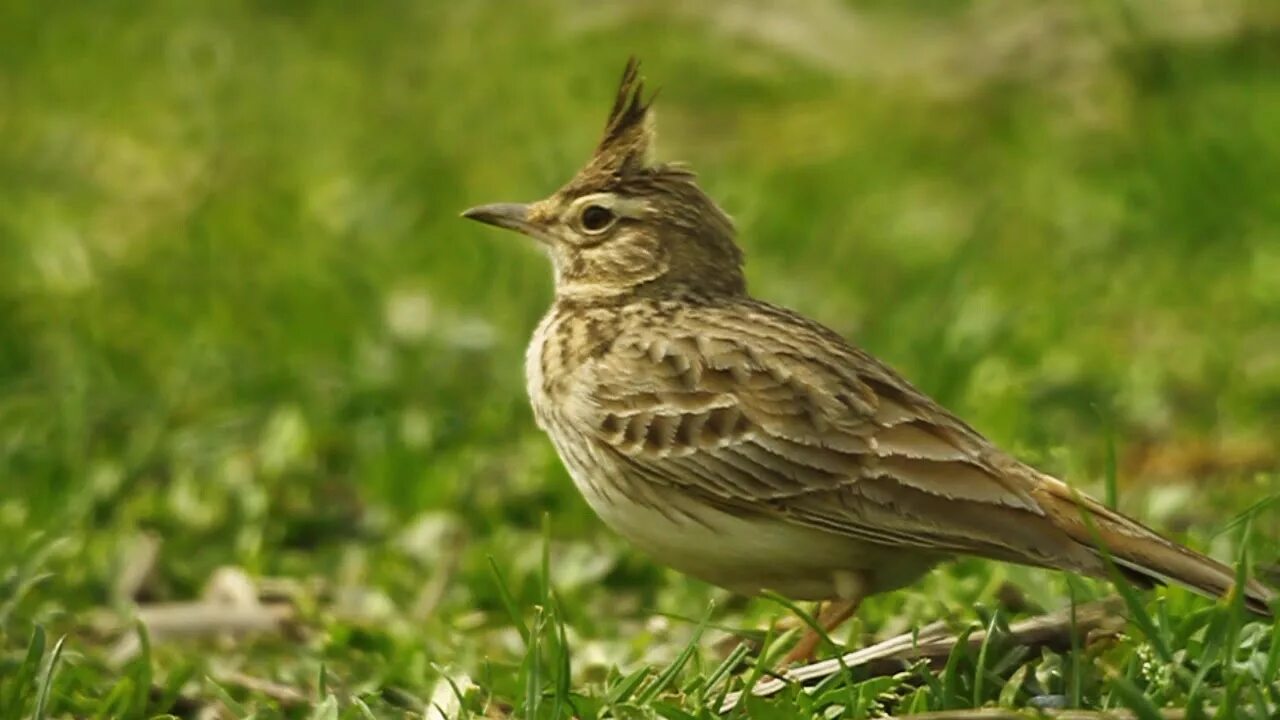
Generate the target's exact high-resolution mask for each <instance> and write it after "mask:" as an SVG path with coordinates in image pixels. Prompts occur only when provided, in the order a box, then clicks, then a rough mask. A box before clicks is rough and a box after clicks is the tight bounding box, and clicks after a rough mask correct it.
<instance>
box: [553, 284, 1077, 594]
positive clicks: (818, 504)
mask: <svg viewBox="0 0 1280 720" xmlns="http://www.w3.org/2000/svg"><path fill="white" fill-rule="evenodd" d="M757 315H758V317H757ZM579 373H580V375H579V378H578V380H579V381H578V382H576V383H575V385H576V387H577V392H576V393H575V395H576V396H577V397H576V398H575V400H574V401H573V402H571V403H569V408H570V409H569V412H571V413H572V414H573V415H574V416H575V421H576V424H577V425H578V426H579V428H580V429H585V430H586V431H588V432H589V433H591V434H593V435H594V437H595V438H596V439H597V440H598V441H599V442H600V443H603V445H604V446H606V447H608V448H611V449H612V450H613V451H615V452H616V453H617V455H618V456H619V458H620V460H621V461H622V462H624V463H625V464H626V465H627V466H628V467H629V468H630V469H631V471H632V474H634V475H636V476H637V477H640V478H644V479H645V480H647V481H650V482H654V483H660V484H663V485H667V486H671V487H673V488H676V489H680V490H683V491H685V492H689V493H692V494H695V495H697V496H699V497H702V498H704V499H705V500H707V501H708V502H712V503H718V504H720V505H722V506H725V507H727V508H733V509H734V510H736V511H738V512H745V513H753V514H770V515H774V516H778V517H782V518H786V519H788V520H790V521H792V522H795V523H798V524H802V525H806V526H811V527H816V528H821V529H823V530H827V531H830V532H833V533H839V534H844V535H848V536H852V537H857V538H860V539H863V540H868V541H871V542H878V543H883V544H889V545H895V546H901V547H904V548H913V549H916V550H918V551H922V552H935V553H939V554H945V553H953V552H969V553H976V554H981V555H986V556H990V557H996V558H1001V559H1007V560H1015V561H1019V562H1024V563H1031V564H1037V565H1048V566H1055V567H1078V568H1081V569H1084V566H1086V565H1090V564H1093V563H1096V560H1095V559H1094V558H1093V556H1092V554H1091V553H1087V552H1082V548H1079V546H1078V545H1077V544H1076V543H1074V542H1072V541H1070V540H1069V539H1068V538H1067V537H1066V536H1065V535H1064V534H1063V533H1061V532H1060V531H1058V530H1057V529H1056V528H1055V527H1054V526H1053V525H1052V523H1051V522H1049V520H1048V519H1047V518H1046V517H1045V511H1044V509H1043V508H1042V507H1041V506H1040V504H1039V503H1038V502H1037V500H1036V499H1035V497H1034V496H1033V492H1032V491H1033V489H1034V481H1033V480H1030V479H1028V478H1027V477H1025V476H1023V475H1020V474H1019V473H1020V472H1024V471H1026V472H1033V471H1030V470H1029V468H1026V467H1025V466H1022V465H1021V464H1019V463H1017V462H1016V461H1014V460H1012V459H1011V458H1008V457H1007V456H1005V455H1003V454H1001V453H999V452H998V451H995V450H994V449H993V448H992V447H991V446H990V445H989V444H987V443H986V442H985V441H984V440H982V438H981V437H980V436H979V435H978V434H977V433H976V432H974V431H973V430H971V429H970V428H968V427H967V426H966V425H964V423H962V422H961V421H959V420H957V419H955V418H954V417H953V416H952V415H950V414H949V413H946V411H944V410H942V409H941V408H940V407H938V406H937V405H936V404H934V403H933V402H932V401H930V400H929V399H928V398H926V397H925V396H923V395H922V394H920V393H919V392H917V391H916V390H914V389H913V388H912V387H911V386H910V385H909V384H908V383H907V382H906V381H905V380H902V379H901V378H900V377H898V376H897V375H895V374H894V373H893V372H892V371H891V370H889V369H888V368H887V367H885V366H884V365H882V364H881V363H879V362H878V361H876V360H874V359H873V358H871V357H870V356H868V355H865V354H864V353H861V352H859V351H857V350H855V349H853V348H852V347H850V346H848V345H847V344H845V343H843V341H841V340H840V339H839V338H838V337H836V336H834V335H833V334H832V333H830V332H829V331H826V330H825V329H823V328H821V327H820V326H815V325H813V324H811V323H808V321H804V320H803V319H801V318H798V317H795V316H791V315H789V314H786V313H785V311H774V310H772V309H771V308H768V307H767V306H766V307H765V308H758V309H756V310H754V311H753V312H752V313H745V314H742V315H741V317H738V316H735V317H733V318H732V319H729V318H726V317H723V316H721V317H714V316H708V317H705V318H702V319H700V320H698V321H697V322H689V323H679V324H674V323H673V324H669V325H667V326H649V327H646V328H645V329H644V331H643V332H636V333H632V334H623V335H622V336H621V337H619V338H618V339H617V341H615V342H614V343H613V344H612V346H611V347H610V348H609V350H608V351H607V352H605V353H603V354H602V355H600V356H598V357H596V358H595V359H593V360H592V361H590V362H588V363H587V364H585V365H584V366H583V367H582V368H580V370H579Z"/></svg>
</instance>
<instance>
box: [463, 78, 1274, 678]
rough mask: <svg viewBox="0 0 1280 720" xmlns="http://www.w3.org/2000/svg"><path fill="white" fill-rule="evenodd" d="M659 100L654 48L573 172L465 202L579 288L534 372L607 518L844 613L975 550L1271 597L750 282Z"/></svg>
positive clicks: (1262, 599) (733, 573)
mask: <svg viewBox="0 0 1280 720" xmlns="http://www.w3.org/2000/svg"><path fill="white" fill-rule="evenodd" d="M653 99H654V96H653V95H649V96H646V95H645V92H644V83H643V81H642V79H641V77H640V74H639V62H638V61H637V60H636V59H635V58H634V57H633V58H631V59H630V60H629V61H628V62H627V64H626V68H625V70H624V72H623V75H622V80H621V82H620V84H619V86H618V90H617V93H616V96H615V98H614V101H613V105H612V108H611V110H610V112H609V116H608V120H607V122H606V124H605V131H604V134H603V137H602V138H601V139H600V141H599V143H598V145H597V146H596V148H595V150H594V152H593V154H592V156H591V158H590V160H589V161H588V162H587V164H586V165H585V166H584V167H583V168H582V169H581V170H580V171H579V172H578V173H577V174H576V175H574V176H573V178H572V179H570V180H569V182H568V183H567V184H565V185H564V186H563V187H561V188H560V189H559V190H557V191H556V192H555V193H553V194H552V195H551V196H549V197H547V198H545V199H543V200H539V201H536V202H531V203H496V204H487V205H480V206H477V207H473V208H471V209H468V210H466V211H465V212H463V213H462V215H463V217H465V218H469V219H471V220H475V221H479V222H482V223H486V224H489V225H494V226H497V227H500V228H505V229H507V230H513V231H516V232H518V233H521V234H523V235H526V236H528V237H529V238H532V239H533V240H534V241H536V242H537V244H538V245H539V246H540V247H541V248H542V249H543V250H544V251H545V252H546V254H547V255H549V256H550V259H551V264H552V266H553V269H554V276H555V297H554V301H553V302H552V304H551V307H550V309H549V310H548V311H547V313H546V314H545V316H544V317H543V318H542V320H541V322H540V323H539V324H538V326H537V328H536V330H535V331H534V333H533V337H532V340H531V342H530V344H529V346H528V350H527V352H526V355H525V375H526V387H527V391H528V395H529V400H530V404H531V406H532V409H533V414H534V418H535V420H536V422H537V424H538V426H539V427H540V428H541V429H542V430H543V431H544V432H545V433H546V435H547V436H548V437H549V438H550V440H551V442H552V444H553V445H554V446H555V449H556V451H557V453H558V455H559V457H560V459H561V461H562V462H563V464H564V466H565V468H566V469H567V471H568V473H569V475H570V476H571V477H572V479H573V482H574V484H575V485H576V487H577V488H578V490H580V491H581V494H582V495H583V497H584V498H585V499H586V502H587V504H588V505H590V507H591V508H592V509H593V510H594V511H595V513H596V514H597V515H598V516H599V517H600V518H601V519H602V520H603V521H604V523H605V524H606V525H608V526H609V527H610V528H612V529H613V530H614V531H616V532H617V533H618V534H619V535H621V536H622V537H623V538H624V539H626V540H627V541H629V542H630V543H631V544H632V545H634V546H635V547H637V548H639V549H640V550H641V551H643V552H645V553H647V554H649V555H650V556H652V557H653V558H654V559H656V560H657V561H659V562H660V563H663V564H665V565H668V566H670V567H672V568H675V569H676V570H678V571H681V572H683V573H685V574H688V575H691V576H693V577H696V578H700V579H702V580H704V581H707V582H709V583H712V584H714V585H717V586H720V587H723V588H726V589H728V590H730V591H732V592H736V593H741V594H745V595H755V594H759V593H761V592H763V591H770V592H774V593H777V594H780V595H783V596H786V597H788V598H791V599H793V600H802V601H804V600H816V601H829V605H828V606H827V609H826V611H824V613H823V616H822V617H821V618H820V620H821V622H823V624H824V625H826V626H828V627H834V626H835V625H836V624H838V623H839V622H841V621H843V620H844V619H847V618H848V617H849V616H850V615H852V614H853V613H854V612H855V611H856V609H857V607H858V605H859V604H860V603H861V601H862V600H863V599H864V598H866V597H868V596H870V595H874V594H878V593H884V592H889V591H893V590H897V589H900V588H904V587H907V586H909V585H910V584H912V583H913V582H915V581H916V580H917V579H919V578H920V577H921V576H922V575H924V574H925V573H926V572H928V571H929V570H931V569H932V568H933V567H934V566H936V565H937V564H938V563H940V562H943V561H945V560H948V559H951V558H955V557H957V556H965V555H970V556H979V557H982V558H987V559H992V560H997V561H1006V562H1012V563H1018V564H1022V565H1029V566H1034V567H1040V568H1050V569H1056V570H1063V571H1068V572H1072V573H1077V574H1082V575H1086V576H1094V577H1100V578H1107V579H1111V580H1113V581H1114V582H1124V583H1131V584H1133V585H1136V586H1140V587H1144V588H1145V587H1151V586H1154V585H1164V584H1169V583H1174V584H1178V585H1182V586H1185V587H1187V588H1189V589H1191V590H1193V591H1195V592H1198V593H1200V594H1203V595H1206V596H1209V597H1221V596H1224V595H1226V594H1228V593H1229V592H1232V591H1233V589H1234V592H1237V593H1240V594H1241V595H1242V596H1243V597H1242V600H1243V603H1244V605H1245V606H1246V607H1247V608H1248V609H1250V610H1251V611H1253V612H1256V613H1259V614H1262V615H1270V614H1271V612H1272V611H1271V604H1272V603H1274V601H1275V599H1276V594H1275V592H1274V591H1273V590H1271V589H1270V588H1268V587H1266V586H1265V585H1263V584H1261V583H1260V582H1258V581H1256V580H1253V579H1250V580H1247V581H1246V582H1245V583H1244V584H1243V586H1242V587H1238V588H1237V587H1236V586H1235V585H1236V572H1235V571H1234V570H1233V569H1232V568H1231V567H1228V566H1227V565H1224V564H1222V563H1219V562H1217V561H1215V560H1213V559H1211V558H1209V557H1207V556H1205V555H1202V554H1200V553H1198V552H1196V551H1194V550H1191V549H1189V548H1187V547H1185V546H1183V545H1181V544H1179V543H1177V542H1175V541H1173V540H1171V539H1169V538H1167V537H1165V536H1162V535H1160V534H1159V533H1157V532H1156V531H1154V530H1152V529H1150V528H1148V527H1147V526H1145V525H1143V524H1142V523H1140V522H1138V521H1137V520H1135V519H1133V518H1131V517H1128V516H1126V515H1124V514H1122V513H1120V512H1118V511H1116V510H1114V509H1112V508H1110V507H1108V506H1107V505H1105V504H1103V503H1101V502H1099V501H1097V500H1095V499H1093V498H1092V497H1089V496H1088V495H1085V494H1084V493H1082V492H1079V491H1077V490H1075V489H1073V488H1072V487H1071V486H1069V485H1067V484H1066V483H1064V482H1062V481H1061V480H1059V479H1057V478H1055V477H1053V476H1051V475H1049V474H1047V473H1044V472H1041V471H1039V470H1037V469H1035V468H1033V467H1032V466H1030V465H1028V464H1026V463H1024V462H1022V461H1020V460H1018V459H1016V458H1015V457H1013V456H1012V455H1010V454H1009V453H1006V452H1005V451H1003V450H1001V449H999V448H998V447H996V445H994V444H993V443H992V442H991V441H989V440H988V439H986V438H985V437H984V436H983V435H982V434H981V433H979V432H978V431H977V430H975V429H974V428H972V427H971V426H970V425H968V424H967V423H965V422H964V421H963V420H961V419H960V418H958V417H957V416H956V415H954V414H952V413H951V412H949V411H948V410H946V409H945V408H943V407H942V406H941V405H939V404H938V403H937V402H935V401H934V400H933V399H931V398H930V397H928V396H927V395H926V394H924V393H923V392H921V391H920V390H918V389H917V388H916V387H915V386H914V385H912V384H911V383H910V382H908V381H907V380H906V379H905V378H904V377H903V376H902V375H900V374H899V373H898V372H896V371H895V370H893V369H891V368H890V367H889V366H888V365H887V364H885V363H884V362H882V361H880V360H878V359H877V358H875V357H874V356H872V355H871V354H869V353H868V352H866V351H864V350H861V349H859V348H858V347H856V346H854V345H853V344H851V343H849V342H847V341H846V340H845V339H844V338H843V337H842V336H841V335H839V334H838V333H836V332H835V331H833V330H831V329H829V328H827V327H826V326H824V325H822V324H820V323H818V322H816V321H814V320H811V319H809V318H807V317H805V316H803V315H801V314H799V313H797V312H795V311H793V310H789V309H787V308H784V307H781V306H778V305H775V304H771V303H768V302H765V301H763V300H759V299H756V298H755V297H753V296H752V295H751V294H749V293H748V290H747V284H746V280H745V278H744V274H743V265H744V254H743V252H742V250H741V249H740V247H739V245H738V243H737V240H736V230H735V227H734V224H733V222H732V221H731V219H730V218H729V216H728V215H727V214H726V213H725V212H724V211H723V210H722V209H721V208H720V207H719V206H718V205H717V204H716V203H715V201H713V200H712V199H711V198H710V197H709V196H708V195H707V194H706V193H705V192H704V191H703V190H702V189H701V187H700V186H699V185H698V183H697V181H696V177H695V175H694V173H693V172H692V171H691V170H690V169H689V168H688V167H687V166H686V165H684V164H680V163H671V162H657V161H656V160H655V159H654V156H653V149H654V137H655V130H654V127H655V126H654V117H655V113H654V111H653V109H652V105H653ZM815 642H816V638H815V639H813V640H811V641H810V642H809V643H808V648H807V652H811V651H812V649H813V645H814V643H815ZM802 655H803V653H802Z"/></svg>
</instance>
